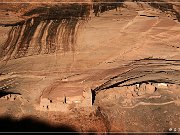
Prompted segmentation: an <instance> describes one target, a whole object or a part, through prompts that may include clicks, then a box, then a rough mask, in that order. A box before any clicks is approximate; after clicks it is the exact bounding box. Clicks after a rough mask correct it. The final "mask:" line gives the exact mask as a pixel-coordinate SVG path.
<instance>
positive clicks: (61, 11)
mask: <svg viewBox="0 0 180 135" xmlns="http://www.w3.org/2000/svg"><path fill="white" fill-rule="evenodd" d="M89 14H90V6H89V5H85V4H83V5H80V4H70V5H69V4H68V5H67V4H65V5H61V6H58V5H55V6H49V7H38V8H35V9H33V10H31V11H28V12H26V13H24V15H23V16H28V17H30V18H29V19H27V20H24V21H21V22H17V23H14V24H4V27H12V28H11V30H10V32H9V34H8V39H7V41H6V42H5V44H4V45H3V46H2V51H1V57H5V59H8V58H20V57H24V56H29V55H37V54H49V53H54V52H57V51H59V52H66V51H72V52H73V51H75V44H76V38H77V37H76V36H77V31H78V29H79V27H80V25H82V24H83V23H84V22H85V20H86V19H87V18H88V16H89ZM33 16H35V17H33Z"/></svg>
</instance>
